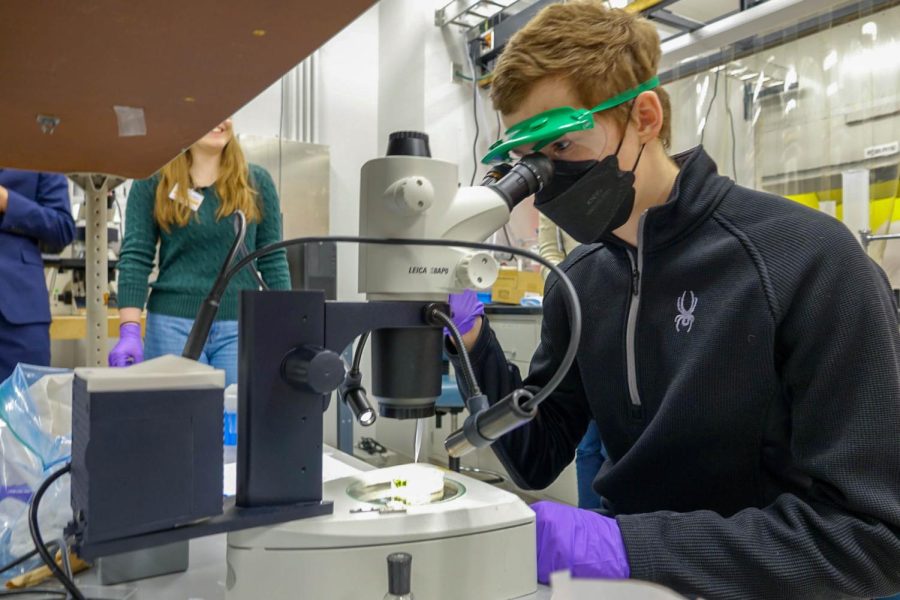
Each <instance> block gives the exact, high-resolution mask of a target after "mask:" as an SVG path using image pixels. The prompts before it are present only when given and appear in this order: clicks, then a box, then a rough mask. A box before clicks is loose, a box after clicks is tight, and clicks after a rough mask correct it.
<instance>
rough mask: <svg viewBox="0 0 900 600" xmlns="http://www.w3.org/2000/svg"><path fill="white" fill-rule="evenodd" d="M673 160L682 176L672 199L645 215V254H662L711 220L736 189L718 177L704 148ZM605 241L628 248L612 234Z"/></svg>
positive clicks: (732, 183)
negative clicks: (714, 211) (707, 220)
mask: <svg viewBox="0 0 900 600" xmlns="http://www.w3.org/2000/svg"><path fill="white" fill-rule="evenodd" d="M672 160H674V161H675V163H676V164H677V165H678V168H679V172H678V175H677V176H676V178H675V184H674V185H673V186H672V192H671V193H670V194H669V198H668V199H667V200H666V202H665V203H664V204H661V205H659V206H654V207H652V208H650V209H649V210H647V212H646V213H645V218H644V224H643V227H644V236H643V237H644V239H643V242H644V243H643V246H644V247H643V251H644V252H653V251H654V250H659V249H661V248H663V247H665V246H669V245H671V244H673V243H675V242H677V241H678V240H680V239H681V238H683V237H684V236H686V235H688V234H689V233H690V232H691V231H693V230H694V229H695V228H696V227H698V226H699V225H700V224H701V223H703V222H704V221H705V220H706V219H708V218H709V216H710V214H712V212H713V210H715V208H716V207H717V206H718V205H719V202H721V200H722V198H723V197H724V196H725V193H726V192H727V191H728V190H729V189H731V187H732V186H733V185H734V182H733V181H731V180H730V179H728V178H727V177H723V176H721V175H718V174H717V172H716V163H715V162H714V161H713V159H712V158H711V157H710V156H709V154H707V153H706V151H705V150H704V149H703V147H702V146H697V147H695V148H692V149H690V150H687V151H685V152H682V153H680V154H677V155H675V156H673V157H672ZM602 241H603V242H605V243H608V244H611V245H615V246H620V247H621V246H625V245H626V244H625V242H623V241H622V240H621V239H619V238H617V237H616V236H614V235H612V234H611V233H610V234H607V235H605V236H604V237H603V239H602Z"/></svg>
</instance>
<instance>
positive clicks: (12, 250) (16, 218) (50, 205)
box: [0, 169, 75, 381]
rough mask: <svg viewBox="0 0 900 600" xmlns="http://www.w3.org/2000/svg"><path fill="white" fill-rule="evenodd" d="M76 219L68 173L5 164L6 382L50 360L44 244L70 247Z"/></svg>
mask: <svg viewBox="0 0 900 600" xmlns="http://www.w3.org/2000/svg"><path fill="white" fill-rule="evenodd" d="M74 236H75V221H74V220H73V219H72V210H71V205H70V201H69V186H68V182H67V181H66V178H65V176H64V175H57V174H53V173H35V172H30V171H18V170H14V169H0V381H3V380H5V379H6V378H7V377H9V375H10V374H11V373H12V371H13V369H15V367H16V364H18V363H20V362H23V363H29V364H35V365H49V364H50V301H49V298H48V295H47V284H46V282H45V281H44V265H43V261H42V260H41V251H40V249H39V244H40V243H44V244H46V245H48V246H51V247H54V248H64V247H65V246H67V245H69V243H71V241H72V238H73V237H74Z"/></svg>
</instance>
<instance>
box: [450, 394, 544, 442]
mask: <svg viewBox="0 0 900 600" xmlns="http://www.w3.org/2000/svg"><path fill="white" fill-rule="evenodd" d="M533 396H534V395H533V394H532V393H531V392H529V391H528V390H525V389H519V390H516V391H514V392H513V393H511V394H510V395H508V396H506V397H505V398H503V399H502V400H500V401H499V402H497V403H496V404H494V405H493V406H491V407H489V408H487V409H485V410H482V411H480V412H477V413H475V414H473V415H470V416H469V417H468V418H467V419H466V421H465V423H463V426H462V429H457V430H456V431H454V432H453V433H451V434H450V435H449V436H447V439H446V440H445V441H444V448H445V449H446V450H447V454H449V455H450V456H452V457H453V458H460V457H462V456H465V455H466V454H468V453H470V452H472V451H473V450H475V449H477V448H484V447H485V446H490V445H491V444H492V443H494V442H495V441H496V440H497V439H498V438H500V437H501V436H503V435H505V434H507V433H509V432H510V431H512V430H513V429H516V428H517V427H520V426H521V425H524V424H525V423H527V422H529V421H530V420H532V419H533V418H534V417H535V415H536V414H537V408H536V407H534V408H531V409H528V408H525V404H526V403H527V402H528V401H529V400H531V398H532V397H533Z"/></svg>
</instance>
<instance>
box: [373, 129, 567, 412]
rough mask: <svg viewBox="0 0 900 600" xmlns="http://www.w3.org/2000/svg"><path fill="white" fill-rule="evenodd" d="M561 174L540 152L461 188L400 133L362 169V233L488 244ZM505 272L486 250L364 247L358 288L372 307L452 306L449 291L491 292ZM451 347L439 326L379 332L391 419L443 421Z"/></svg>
mask: <svg viewBox="0 0 900 600" xmlns="http://www.w3.org/2000/svg"><path fill="white" fill-rule="evenodd" d="M552 175H553V165H552V163H551V161H550V160H549V159H548V158H547V157H545V156H543V155H541V154H533V155H529V156H527V157H525V158H523V159H522V160H521V161H519V162H518V163H516V164H515V165H513V166H509V165H498V166H497V167H494V169H492V170H491V171H490V172H489V173H488V175H487V176H486V177H485V179H484V181H483V182H482V185H478V186H472V187H460V185H459V182H458V179H459V174H458V169H457V166H456V164H454V163H451V162H447V161H442V160H438V159H434V158H432V157H431V152H430V149H429V146H428V136H427V135H426V134H424V133H419V132H409V131H405V132H395V133H392V134H391V136H390V139H389V142H388V152H387V156H385V157H383V158H377V159H374V160H371V161H369V162H367V163H366V164H365V165H363V168H362V180H361V185H360V193H361V197H360V219H359V223H360V224H359V229H360V235H361V236H365V237H377V238H394V239H404V238H405V239H411V240H414V239H443V240H458V241H466V242H482V241H484V240H485V239H486V238H487V237H489V236H490V235H491V234H492V233H494V232H495V231H497V230H498V229H500V228H501V227H503V225H505V224H506V223H507V222H508V221H509V214H510V211H511V210H512V209H513V207H515V206H516V205H517V204H518V203H519V202H521V201H522V200H524V199H525V198H527V197H528V196H530V195H532V194H534V193H535V192H537V191H538V190H539V189H540V188H541V186H542V185H544V184H545V183H546V182H547V181H549V179H550V177H552ZM499 269H500V265H499V263H498V262H497V260H496V259H495V258H494V256H493V255H492V254H491V253H490V252H486V251H473V250H469V249H463V248H454V247H450V246H428V247H425V246H405V245H392V246H383V245H377V246H376V245H366V244H362V245H360V248H359V291H360V292H361V293H365V294H366V297H367V299H368V300H393V301H397V300H409V301H419V302H421V301H435V302H446V300H447V295H448V294H450V293H454V292H461V291H463V290H464V289H467V288H468V289H476V290H484V289H488V288H490V287H491V286H492V285H493V284H494V282H495V281H496V279H497V275H498V273H499ZM442 345H443V338H442V333H441V330H440V329H439V328H420V329H403V330H395V329H391V330H375V331H374V332H373V334H372V353H373V359H372V364H373V381H372V392H373V396H374V397H375V398H376V399H377V400H378V402H379V412H380V414H381V415H382V416H385V417H390V418H423V417H428V416H431V415H433V414H434V403H435V401H436V400H437V397H438V396H439V395H440V392H441V381H440V380H441V375H440V364H441V352H442Z"/></svg>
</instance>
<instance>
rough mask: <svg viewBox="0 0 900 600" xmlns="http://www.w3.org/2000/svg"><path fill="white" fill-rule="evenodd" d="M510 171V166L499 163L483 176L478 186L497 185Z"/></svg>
mask: <svg viewBox="0 0 900 600" xmlns="http://www.w3.org/2000/svg"><path fill="white" fill-rule="evenodd" d="M510 171H512V165H510V164H508V163H499V164H496V165H494V166H493V167H491V170H490V171H488V172H487V173H485V174H484V179H482V180H481V183H480V184H479V185H491V184H493V183H497V182H498V181H500V180H501V179H503V178H504V177H506V175H507V174H508V173H509V172H510Z"/></svg>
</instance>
